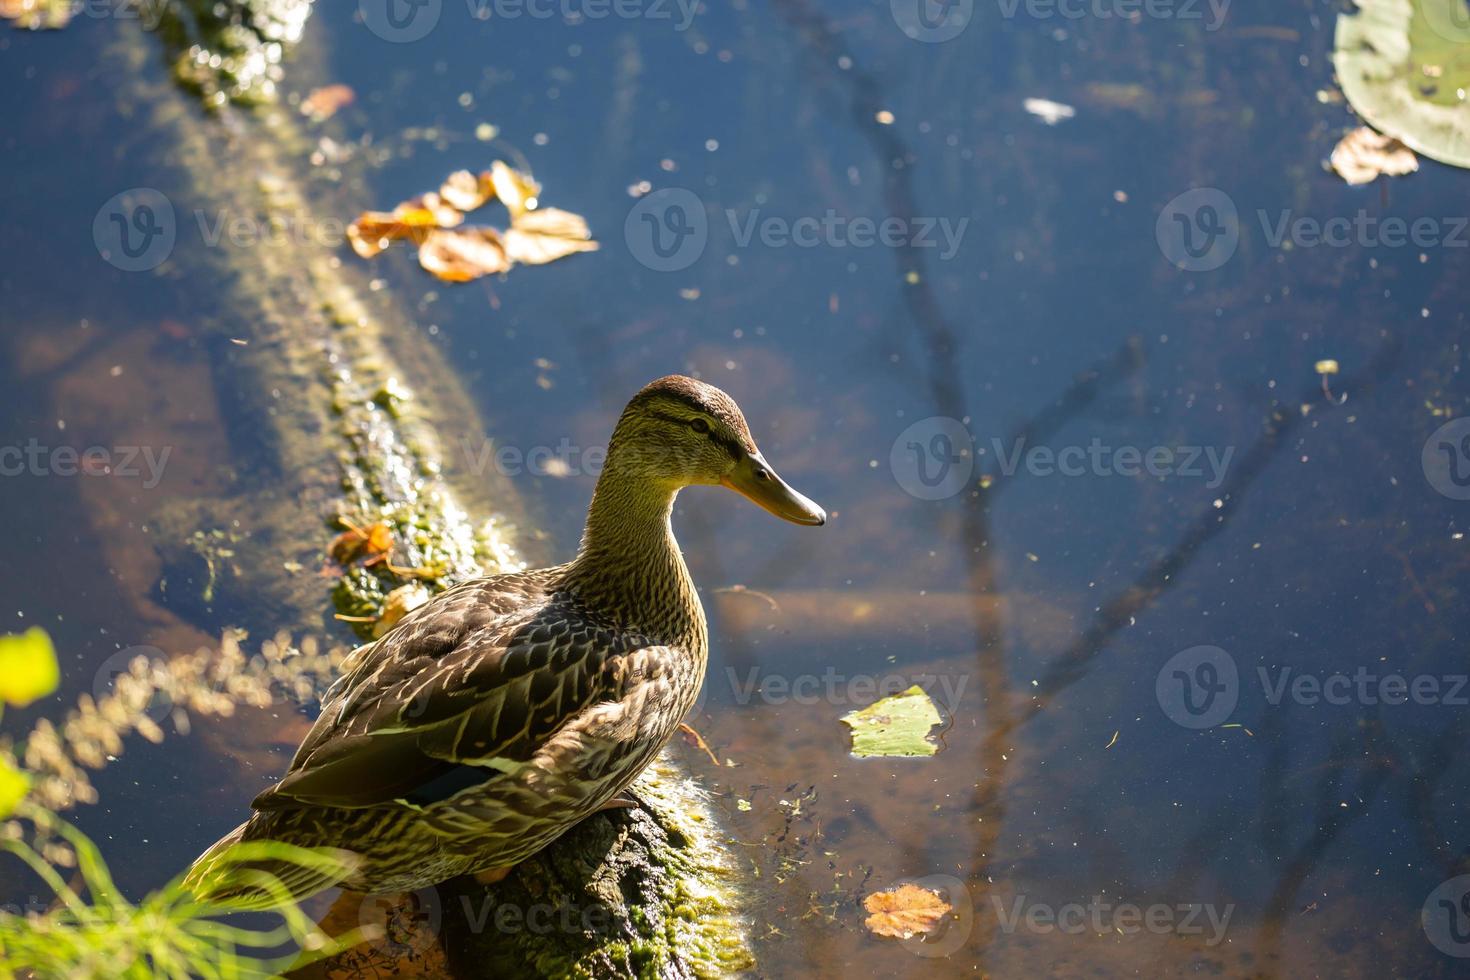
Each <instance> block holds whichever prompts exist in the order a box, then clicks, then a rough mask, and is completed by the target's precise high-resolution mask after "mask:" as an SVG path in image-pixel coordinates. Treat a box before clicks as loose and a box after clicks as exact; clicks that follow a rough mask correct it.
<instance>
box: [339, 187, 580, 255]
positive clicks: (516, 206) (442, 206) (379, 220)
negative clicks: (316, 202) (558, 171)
mask: <svg viewBox="0 0 1470 980" xmlns="http://www.w3.org/2000/svg"><path fill="white" fill-rule="evenodd" d="M540 193H541V185H540V184H538V183H536V181H535V180H534V179H533V178H532V177H531V176H530V175H529V174H523V173H521V172H520V171H517V170H514V169H512V168H511V167H509V166H507V165H506V164H504V163H502V162H501V161H499V160H496V161H495V162H494V163H493V164H492V165H491V167H490V169H489V170H486V171H483V172H482V173H480V174H473V173H471V172H470V171H468V170H459V171H456V172H455V173H452V174H450V175H449V177H448V178H447V179H446V180H445V181H444V183H443V185H442V186H441V187H440V188H439V190H438V191H430V192H428V193H426V194H421V195H419V196H418V197H416V198H413V199H412V200H409V201H405V202H404V203H403V204H400V205H398V207H396V208H394V209H393V210H392V211H391V212H383V211H365V212H363V213H362V214H361V215H359V216H358V218H357V220H356V221H354V222H352V224H351V225H349V226H348V228H347V240H348V242H349V243H350V244H351V245H352V250H353V251H354V252H356V253H357V254H358V255H359V256H361V257H362V258H365V259H371V258H373V257H374V256H376V255H378V254H379V253H381V252H382V251H383V250H384V249H386V248H388V246H389V245H391V244H392V243H393V242H395V241H404V240H406V241H411V242H413V243H414V244H415V245H417V246H418V247H419V253H418V257H419V265H420V266H422V267H423V268H424V270H425V271H427V272H429V273H430V274H431V275H433V276H435V277H437V278H438V279H440V280H442V281H444V282H470V281H473V280H475V279H479V278H480V277H482V276H487V275H494V274H496V273H501V272H508V271H509V270H510V269H511V267H512V266H515V265H545V264H546V263H548V262H554V261H556V260H557V259H560V258H565V257H566V256H568V255H572V254H575V253H577V252H594V251H596V250H597V248H598V244H597V242H595V241H593V240H592V233H591V231H590V230H589V229H588V228H587V221H586V219H585V218H583V217H582V216H581V215H578V214H572V213H571V212H569V211H562V210H560V209H558V208H541V209H539V210H538V209H537V205H538V195H539V194H540ZM497 200H498V201H500V203H502V204H504V205H505V208H506V210H507V211H508V212H509V213H510V227H509V228H508V229H506V230H505V231H500V230H499V229H496V228H490V227H485V226H474V227H461V225H462V224H463V222H464V219H465V214H466V213H467V212H469V211H474V210H476V209H478V208H481V207H483V206H484V205H486V204H488V203H490V202H491V201H497Z"/></svg>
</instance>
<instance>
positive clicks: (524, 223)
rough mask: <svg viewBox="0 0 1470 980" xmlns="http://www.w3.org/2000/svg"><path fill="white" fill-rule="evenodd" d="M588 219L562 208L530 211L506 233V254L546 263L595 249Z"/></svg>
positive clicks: (525, 262)
mask: <svg viewBox="0 0 1470 980" xmlns="http://www.w3.org/2000/svg"><path fill="white" fill-rule="evenodd" d="M598 247H599V246H598V244H597V243H596V242H594V241H593V240H592V232H591V231H589V230H588V228H587V219H585V218H583V217H582V216H581V215H580V214H572V213H571V212H570V211H562V210H560V209H558V208H543V209H541V210H539V211H526V212H523V213H522V214H520V215H518V216H517V217H516V218H515V220H514V221H512V222H511V225H510V229H509V230H508V231H506V233H505V254H506V255H507V256H509V258H510V260H511V261H512V262H520V263H522V264H523V265H545V264H546V263H547V262H555V261H556V260H557V259H560V258H564V257H566V256H568V255H571V254H573V253H575V252H595V251H597V249H598Z"/></svg>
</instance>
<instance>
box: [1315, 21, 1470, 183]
mask: <svg viewBox="0 0 1470 980" xmlns="http://www.w3.org/2000/svg"><path fill="white" fill-rule="evenodd" d="M1357 4H1358V12H1357V13H1356V14H1354V15H1352V16H1348V15H1342V16H1340V17H1338V19H1337V34H1336V38H1335V41H1336V50H1335V51H1334V52H1333V56H1332V58H1333V63H1334V64H1335V65H1336V67H1337V77H1338V81H1339V82H1340V83H1341V84H1342V91H1343V94H1344V95H1346V96H1347V100H1348V103H1349V104H1350V105H1351V106H1352V107H1353V109H1354V110H1356V112H1357V113H1358V115H1360V116H1362V117H1363V119H1364V120H1366V121H1367V122H1368V123H1369V124H1371V125H1372V126H1373V128H1374V129H1377V130H1378V131H1379V132H1381V133H1383V134H1385V135H1387V136H1392V137H1394V138H1395V139H1397V140H1398V141H1399V142H1401V143H1403V144H1404V145H1405V146H1408V147H1409V148H1411V149H1413V150H1415V151H1417V152H1419V153H1422V154H1424V155H1425V156H1427V157H1430V158H1431V159H1434V160H1438V161H1440V162H1441V163H1448V164H1451V165H1453V166H1456V167H1470V8H1467V6H1466V0H1357Z"/></svg>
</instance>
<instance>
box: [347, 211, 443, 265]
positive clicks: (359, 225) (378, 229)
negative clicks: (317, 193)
mask: <svg viewBox="0 0 1470 980" xmlns="http://www.w3.org/2000/svg"><path fill="white" fill-rule="evenodd" d="M435 227H438V221H437V219H436V216H435V214H434V212H433V211H431V210H429V209H428V208H424V207H415V206H411V204H400V205H399V206H398V207H397V208H395V209H394V210H393V211H392V213H389V212H386V211H364V212H363V213H362V214H360V215H358V216H357V220H356V221H354V222H352V224H350V225H348V226H347V241H348V243H349V244H350V245H351V246H352V250H353V251H354V252H356V253H357V254H358V255H360V256H362V257H363V258H365V259H370V258H372V257H373V256H375V255H377V254H378V253H379V252H381V251H383V249H385V248H387V247H388V246H389V244H391V243H392V242H395V241H398V240H400V239H405V238H406V239H410V240H412V241H414V242H421V241H423V239H424V236H425V235H427V234H428V232H429V230H430V229H432V228H435Z"/></svg>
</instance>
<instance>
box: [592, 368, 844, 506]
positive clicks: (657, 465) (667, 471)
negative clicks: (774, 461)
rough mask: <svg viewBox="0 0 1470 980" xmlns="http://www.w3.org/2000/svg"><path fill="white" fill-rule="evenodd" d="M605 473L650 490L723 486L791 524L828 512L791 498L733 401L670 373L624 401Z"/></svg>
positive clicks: (800, 497) (795, 495)
mask: <svg viewBox="0 0 1470 980" xmlns="http://www.w3.org/2000/svg"><path fill="white" fill-rule="evenodd" d="M607 467H608V468H609V469H610V468H613V467H616V468H617V470H618V471H619V472H620V473H621V474H622V475H623V476H624V477H625V478H626V477H632V478H633V479H635V480H637V481H638V482H641V483H645V484H646V485H647V486H648V487H649V488H650V489H655V488H656V489H657V490H659V491H661V492H666V493H669V494H672V493H674V492H677V491H678V490H679V489H681V488H683V487H686V486H697V485H705V486H715V485H718V486H723V487H728V488H729V489H731V490H734V491H735V492H736V493H738V494H741V495H742V496H744V497H746V498H748V499H749V500H751V501H753V502H754V503H757V504H759V505H760V506H761V507H764V508H765V509H766V510H768V511H770V512H771V513H772V514H775V515H776V516H777V517H780V518H783V519H785V520H788V521H791V522H792V523H794V524H809V525H817V524H825V523H826V522H827V512H826V511H824V510H822V508H821V507H819V506H817V505H816V504H815V503H814V502H813V501H811V500H809V499H807V498H806V497H805V496H803V495H802V494H800V493H797V492H796V491H795V490H794V489H792V488H791V486H790V485H788V484H787V483H786V481H785V480H783V479H781V477H780V476H778V475H777V474H776V471H775V470H774V469H773V468H772V467H771V465H770V464H769V463H767V462H766V460H765V457H763V456H762V455H761V452H760V450H759V449H758V448H756V444H755V439H753V438H752V437H751V435H750V427H749V426H747V425H746V424H745V415H744V413H742V412H741V411H740V406H739V405H737V404H735V399H733V398H731V397H730V396H729V395H727V394H725V393H724V392H723V391H721V390H720V389H718V388H716V387H714V386H713V385H708V384H705V383H704V382H703V381H696V380H695V379H693V378H686V377H684V376H682V375H677V374H672V375H669V376H668V377H665V378H659V379H658V380H657V381H654V382H652V383H651V384H649V385H647V386H646V387H644V388H643V390H642V391H640V392H638V394H636V395H634V396H633V400H632V401H630V402H628V407H627V408H625V409H623V414H622V417H621V418H619V419H618V424H617V428H616V429H614V430H613V437H612V441H611V442H610V443H609V444H608V451H607Z"/></svg>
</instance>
